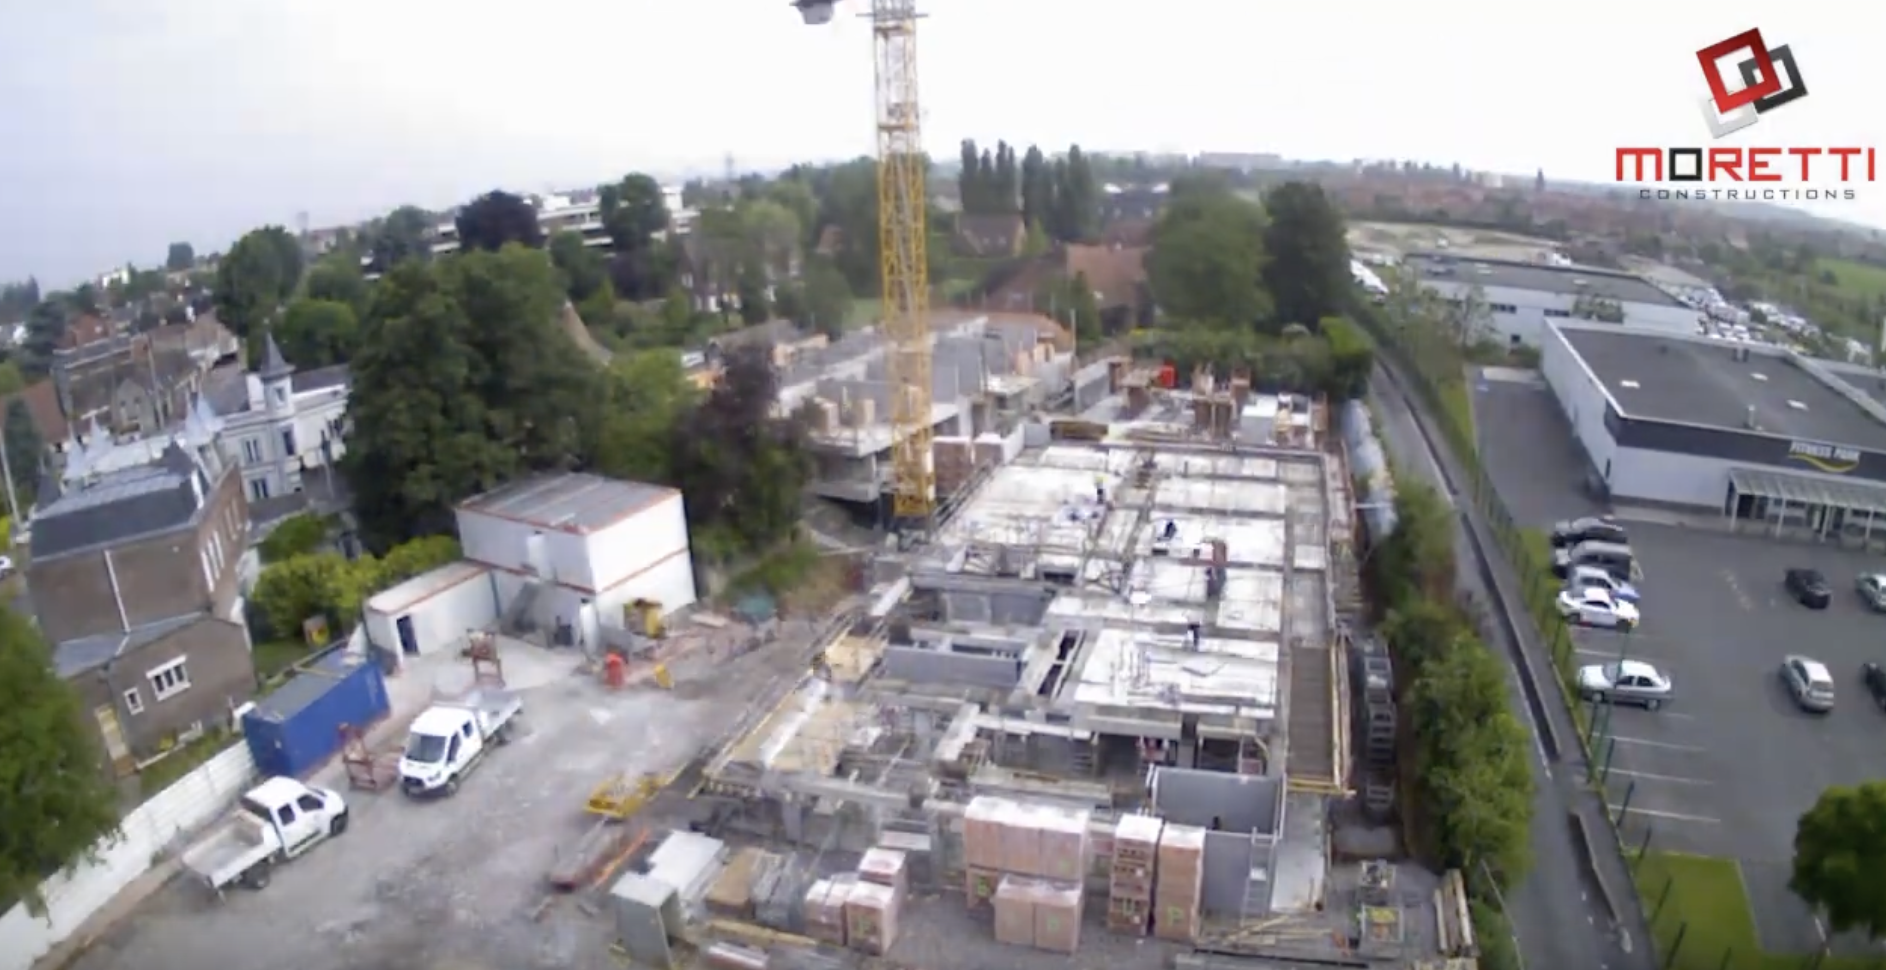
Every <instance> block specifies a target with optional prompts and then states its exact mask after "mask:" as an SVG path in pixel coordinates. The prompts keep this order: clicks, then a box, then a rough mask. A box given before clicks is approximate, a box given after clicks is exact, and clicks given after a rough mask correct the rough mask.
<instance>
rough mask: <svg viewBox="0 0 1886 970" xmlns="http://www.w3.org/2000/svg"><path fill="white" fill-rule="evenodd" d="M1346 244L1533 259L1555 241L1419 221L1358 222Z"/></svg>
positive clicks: (1367, 249)
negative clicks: (1444, 241) (1433, 224)
mask: <svg viewBox="0 0 1886 970" xmlns="http://www.w3.org/2000/svg"><path fill="white" fill-rule="evenodd" d="M1443 239H1445V240H1447V245H1446V247H1442V246H1440V245H1439V242H1440V240H1443ZM1349 246H1350V248H1352V249H1353V250H1355V251H1356V252H1357V253H1370V254H1377V255H1382V256H1392V257H1396V258H1399V257H1401V256H1402V255H1404V254H1406V253H1411V252H1432V251H1435V250H1438V249H1442V248H1445V249H1446V250H1447V251H1449V252H1453V253H1457V254H1459V255H1462V256H1480V257H1483V258H1486V259H1510V260H1516V261H1519V262H1536V261H1537V260H1538V259H1539V257H1540V256H1542V255H1543V254H1545V253H1549V252H1553V251H1554V247H1555V244H1554V243H1553V242H1552V241H1551V240H1547V239H1534V238H1532V237H1530V236H1520V235H1515V234H1513V233H1509V232H1497V231H1494V230H1489V229H1465V228H1461V227H1458V226H1432V225H1425V224H1421V223H1399V222H1358V223H1354V224H1352V225H1351V226H1350V227H1349Z"/></svg>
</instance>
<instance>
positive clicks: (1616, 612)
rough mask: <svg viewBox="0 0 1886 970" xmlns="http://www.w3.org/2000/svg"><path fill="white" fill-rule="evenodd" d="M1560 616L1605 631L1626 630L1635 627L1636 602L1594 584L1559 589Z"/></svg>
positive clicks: (1569, 621) (1636, 618)
mask: <svg viewBox="0 0 1886 970" xmlns="http://www.w3.org/2000/svg"><path fill="white" fill-rule="evenodd" d="M1559 615H1560V616H1562V617H1564V618H1565V621H1566V622H1567V623H1576V624H1578V625H1579V626H1593V627H1601V628H1603V629H1607V630H1629V629H1631V628H1632V627H1634V626H1636V625H1637V623H1638V620H1639V615H1638V612H1637V607H1636V606H1635V605H1633V604H1631V603H1630V602H1628V601H1625V600H1621V599H1618V598H1617V597H1615V596H1612V595H1611V593H1610V591H1609V590H1605V589H1600V588H1598V587H1596V586H1587V587H1584V588H1583V589H1568V590H1565V591H1564V592H1561V593H1560V594H1559Z"/></svg>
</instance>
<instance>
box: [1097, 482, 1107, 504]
mask: <svg viewBox="0 0 1886 970" xmlns="http://www.w3.org/2000/svg"><path fill="white" fill-rule="evenodd" d="M1094 501H1096V502H1099V503H1100V504H1101V505H1105V504H1107V480H1106V479H1105V478H1102V477H1100V476H1099V475H1095V476H1094Z"/></svg>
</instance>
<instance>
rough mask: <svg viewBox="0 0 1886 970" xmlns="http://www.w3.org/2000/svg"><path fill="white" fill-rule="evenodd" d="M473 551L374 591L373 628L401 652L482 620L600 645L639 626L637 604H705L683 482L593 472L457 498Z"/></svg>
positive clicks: (466, 544) (462, 534)
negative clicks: (699, 598) (698, 590)
mask: <svg viewBox="0 0 1886 970" xmlns="http://www.w3.org/2000/svg"><path fill="white" fill-rule="evenodd" d="M458 537H459V544H460V546H461V547H463V549H464V561H462V562H458V563H453V564H452V565H449V566H445V567H443V568H441V569H437V570H434V571H433V572H430V573H427V574H426V575H424V576H420V577H417V578H414V579H412V580H409V581H407V582H405V583H402V584H400V585H398V586H395V587H393V588H392V589H389V590H386V591H384V592H381V593H379V594H377V595H375V596H374V597H373V598H372V599H370V600H368V601H367V605H366V618H365V624H366V628H367V639H368V641H369V642H370V643H372V644H373V645H374V646H376V647H379V648H380V649H382V650H385V651H387V652H389V653H393V654H398V655H411V654H425V653H431V652H434V651H437V650H443V649H447V648H451V647H453V646H455V645H456V644H458V643H459V642H461V641H462V640H463V639H464V637H465V634H466V633H467V632H469V631H473V630H485V629H493V628H497V629H499V630H501V631H503V632H508V633H519V632H524V631H529V630H541V631H544V632H545V633H546V634H547V635H548V639H549V640H550V641H551V642H552V643H558V644H562V645H569V646H582V647H585V648H591V649H593V648H595V647H596V646H597V645H599V644H602V643H605V642H607V641H608V640H609V637H608V636H607V635H606V633H605V630H604V628H605V627H609V628H612V629H614V630H621V629H625V628H627V629H633V628H634V626H635V622H634V620H633V619H632V618H631V615H630V614H631V611H633V610H635V609H636V608H637V605H638V604H643V603H655V604H659V606H660V608H661V611H662V613H664V614H668V613H673V612H674V611H675V610H678V609H681V608H683V607H686V606H690V605H692V604H693V603H694V599H695V590H694V557H693V555H692V553H691V551H690V549H689V542H688V525H687V517H686V515H685V513H684V510H683V506H682V498H681V493H680V492H678V491H675V490H674V489H671V488H664V487H661V486H658V485H644V484H641V483H638V482H622V481H615V480H613V479H607V478H602V477H600V476H596V475H586V474H560V475H546V476H539V477H536V478H530V479H526V480H524V481H520V482H513V483H511V484H509V485H506V486H504V487H502V488H499V489H497V490H495V491H492V492H487V493H485V494H484V495H480V496H478V497H476V498H473V499H470V500H468V501H466V502H464V503H463V504H461V505H460V506H459V507H458Z"/></svg>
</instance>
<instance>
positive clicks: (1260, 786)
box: [1153, 768, 1284, 835]
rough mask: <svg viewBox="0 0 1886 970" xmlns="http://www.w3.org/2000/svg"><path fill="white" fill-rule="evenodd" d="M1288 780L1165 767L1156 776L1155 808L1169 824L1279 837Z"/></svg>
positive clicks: (1154, 777) (1154, 780) (1154, 779)
mask: <svg viewBox="0 0 1886 970" xmlns="http://www.w3.org/2000/svg"><path fill="white" fill-rule="evenodd" d="M1283 790H1284V783H1283V779H1282V778H1279V777H1269V776H1257V775H1234V774H1230V773H1227V772H1222V771H1199V770H1196V769H1191V768H1161V769H1159V771H1158V773H1157V774H1155V775H1154V776H1153V804H1154V805H1155V806H1157V807H1158V809H1159V814H1160V815H1162V816H1164V817H1165V818H1166V820H1167V821H1171V822H1177V823H1179V824H1180V825H1198V826H1204V827H1207V828H1209V827H1210V826H1211V824H1212V820H1213V819H1214V818H1216V819H1218V821H1219V822H1220V823H1221V824H1220V826H1219V827H1220V828H1221V829H1222V830H1223V831H1225V832H1227V833H1231V832H1238V833H1251V832H1256V833H1258V834H1261V835H1275V834H1276V832H1277V829H1278V827H1279V826H1281V825H1282V824H1283Z"/></svg>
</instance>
